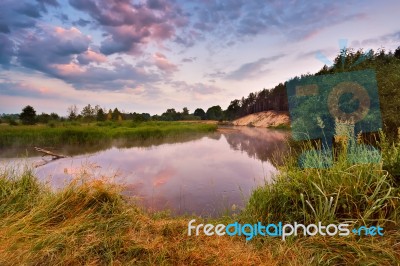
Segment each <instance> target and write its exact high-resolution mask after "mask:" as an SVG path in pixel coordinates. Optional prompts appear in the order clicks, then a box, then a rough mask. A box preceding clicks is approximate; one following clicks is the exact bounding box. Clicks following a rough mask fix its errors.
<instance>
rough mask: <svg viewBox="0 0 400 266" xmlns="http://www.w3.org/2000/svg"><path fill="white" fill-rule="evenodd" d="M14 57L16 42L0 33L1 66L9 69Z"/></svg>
mask: <svg viewBox="0 0 400 266" xmlns="http://www.w3.org/2000/svg"><path fill="white" fill-rule="evenodd" d="M13 55H14V42H13V41H12V40H10V39H9V37H8V36H7V35H6V34H4V33H0V65H2V66H3V67H4V68H6V69H7V68H9V66H10V61H11V58H12V57H13Z"/></svg>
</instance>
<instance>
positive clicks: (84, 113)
mask: <svg viewBox="0 0 400 266" xmlns="http://www.w3.org/2000/svg"><path fill="white" fill-rule="evenodd" d="M364 69H373V70H375V72H376V75H377V83H378V91H379V98H380V107H381V112H382V119H383V126H384V129H386V131H389V132H396V130H397V128H399V127H400V121H399V119H398V116H399V115H398V114H399V113H400V47H399V48H397V49H396V51H395V52H391V51H389V52H387V51H385V50H384V49H380V50H378V51H376V52H375V51H373V50H370V51H369V52H368V53H364V52H363V50H358V51H354V50H353V49H351V48H350V49H344V50H342V51H341V52H340V53H339V54H338V55H337V56H336V58H335V60H334V64H333V65H332V66H331V67H328V66H326V65H325V66H324V67H323V68H322V69H321V70H320V71H318V72H317V73H315V74H307V75H301V76H300V77H294V78H293V79H299V78H304V77H310V76H318V75H328V74H335V73H341V72H351V71H357V70H364ZM286 85H287V82H285V83H280V84H278V85H277V86H275V87H274V88H272V89H263V90H261V91H258V92H252V93H250V94H249V95H248V96H247V97H242V98H241V99H235V100H233V101H231V102H230V104H229V106H228V108H227V109H226V110H222V108H221V107H220V106H219V105H216V106H212V107H210V108H208V109H207V111H204V110H203V109H201V108H197V109H196V110H195V111H194V112H193V113H190V111H189V110H188V108H186V107H185V108H183V110H182V111H177V110H175V109H174V108H170V109H167V110H166V111H165V112H164V113H162V114H161V115H153V116H151V115H150V114H148V113H135V112H134V113H126V112H123V111H120V110H118V108H114V109H113V110H112V109H108V110H107V109H106V108H101V107H100V106H99V105H95V106H92V105H90V104H88V105H87V106H85V107H84V108H83V109H82V110H81V111H79V110H78V108H77V107H76V106H75V105H72V106H70V107H69V108H68V110H67V115H66V116H65V117H60V116H59V115H58V114H56V113H51V114H46V113H42V114H38V115H37V114H36V111H35V110H34V109H33V107H31V106H27V107H25V108H24V110H23V111H22V113H21V114H3V115H2V116H0V122H8V123H9V124H11V125H17V124H18V123H23V124H35V123H48V122H50V121H58V120H71V121H74V120H78V121H84V122H91V121H107V120H112V121H118V120H133V121H149V120H153V121H154V120H155V121H176V120H198V119H202V120H205V119H211V120H233V119H236V118H239V117H242V116H245V115H248V114H252V113H257V112H262V111H269V110H275V111H288V99H287V93H286Z"/></svg>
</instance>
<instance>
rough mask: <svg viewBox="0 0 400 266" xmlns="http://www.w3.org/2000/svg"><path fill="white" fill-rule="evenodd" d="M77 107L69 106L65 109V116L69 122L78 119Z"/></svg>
mask: <svg viewBox="0 0 400 266" xmlns="http://www.w3.org/2000/svg"><path fill="white" fill-rule="evenodd" d="M78 112H79V111H78V107H76V105H75V104H74V105H71V106H70V107H68V109H67V115H68V119H69V120H76V119H77V118H78Z"/></svg>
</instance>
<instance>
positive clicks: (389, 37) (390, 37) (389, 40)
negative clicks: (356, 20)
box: [352, 31, 400, 46]
mask: <svg viewBox="0 0 400 266" xmlns="http://www.w3.org/2000/svg"><path fill="white" fill-rule="evenodd" d="M399 42H400V31H396V32H393V33H390V34H385V35H382V36H379V37H376V38H369V39H366V40H363V41H361V42H360V41H355V42H353V43H352V44H353V45H354V46H359V45H360V44H361V46H368V45H383V44H393V43H394V44H396V45H398V43H399Z"/></svg>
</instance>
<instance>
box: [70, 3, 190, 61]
mask: <svg viewBox="0 0 400 266" xmlns="http://www.w3.org/2000/svg"><path fill="white" fill-rule="evenodd" d="M69 3H70V4H71V6H73V7H74V8H76V9H78V10H81V11H84V12H86V13H87V14H88V15H89V16H90V17H91V18H92V19H93V20H94V21H95V22H96V23H97V24H98V25H99V26H101V28H102V29H103V30H104V31H105V32H106V33H107V36H106V38H105V39H104V40H103V41H102V43H101V48H100V51H101V52H102V53H104V54H106V55H110V54H114V53H129V54H137V53H139V52H140V51H141V49H142V48H143V47H144V46H146V45H147V44H148V43H149V42H151V41H155V42H162V41H165V40H169V39H172V38H173V37H174V36H175V33H176V29H177V28H179V27H183V26H185V25H186V24H187V19H186V17H185V16H184V15H183V14H182V11H181V10H180V8H178V7H177V6H176V5H173V3H172V2H169V1H148V2H147V3H146V4H133V3H132V2H131V1H129V0H110V1H107V2H104V1H100V0H87V1H80V0H69Z"/></svg>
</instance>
